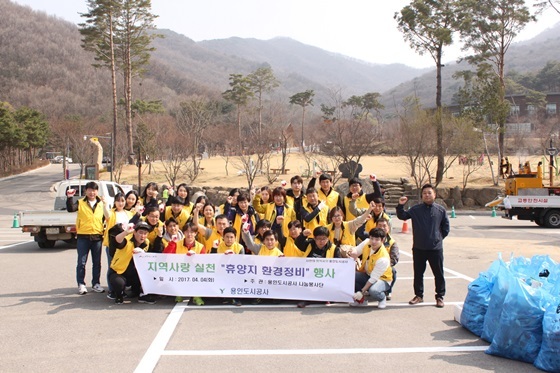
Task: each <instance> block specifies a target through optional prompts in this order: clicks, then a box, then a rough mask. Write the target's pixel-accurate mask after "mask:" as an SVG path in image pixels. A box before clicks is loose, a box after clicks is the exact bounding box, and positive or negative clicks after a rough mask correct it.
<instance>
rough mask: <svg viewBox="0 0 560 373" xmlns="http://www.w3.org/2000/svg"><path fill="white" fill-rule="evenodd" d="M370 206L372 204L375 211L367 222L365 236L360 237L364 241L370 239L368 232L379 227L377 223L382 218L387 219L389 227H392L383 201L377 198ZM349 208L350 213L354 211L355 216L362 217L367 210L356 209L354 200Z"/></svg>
mask: <svg viewBox="0 0 560 373" xmlns="http://www.w3.org/2000/svg"><path fill="white" fill-rule="evenodd" d="M370 204H372V205H373V206H374V207H373V210H371V214H370V218H369V219H368V220H367V221H366V224H365V227H364V228H365V229H364V233H365V235H364V234H360V235H359V238H361V239H362V241H363V240H366V239H367V238H368V237H367V232H369V231H370V230H372V229H373V228H375V227H377V221H378V220H379V219H381V218H384V219H387V220H388V221H389V226H390V225H391V217H390V216H389V215H387V213H386V212H385V202H384V201H383V199H382V198H377V197H376V198H374V199H373V201H371V202H370ZM349 206H350V211H352V212H353V213H354V214H355V215H356V214H358V215H361V214H363V213H364V212H365V209H361V208H357V207H356V205H355V201H354V200H352V201H350V205H349Z"/></svg>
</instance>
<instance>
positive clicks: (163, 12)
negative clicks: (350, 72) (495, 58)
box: [13, 0, 560, 67]
mask: <svg viewBox="0 0 560 373" xmlns="http://www.w3.org/2000/svg"><path fill="white" fill-rule="evenodd" d="M13 1H15V2H17V3H19V4H24V5H29V6H30V7H31V8H33V9H36V10H43V11H45V12H47V13H48V14H53V15H56V16H58V17H60V18H63V19H65V20H68V21H71V22H73V23H79V22H83V19H82V18H81V17H80V16H79V15H78V13H84V12H86V10H87V8H86V2H85V0H13ZM409 3H410V0H390V1H389V0H346V1H342V0H281V1H273V0H235V1H234V0H204V1H200V0H197V1H188V0H152V11H153V13H154V14H156V15H158V16H159V18H157V19H156V25H157V27H158V28H165V29H171V30H173V31H175V32H178V33H180V34H184V35H185V36H187V37H189V38H191V39H193V40H195V41H201V40H209V39H225V38H229V37H232V36H238V37H242V38H257V39H264V40H266V39H271V38H273V37H276V36H286V37H290V38H293V39H295V40H298V41H300V42H302V43H305V44H309V45H313V46H316V47H319V48H322V49H325V50H328V51H331V52H337V53H341V54H344V55H347V56H350V57H355V58H358V59H361V60H364V61H368V62H373V63H380V64H389V63H403V64H406V65H409V66H414V67H431V66H433V65H434V62H433V60H432V59H431V57H429V56H419V55H418V54H416V53H415V52H414V51H412V50H411V49H410V48H409V46H408V44H407V43H405V42H404V40H403V37H402V34H401V33H400V32H399V31H398V30H397V28H396V22H395V20H394V19H393V15H394V13H395V12H397V11H399V10H400V9H402V8H403V7H404V6H405V5H407V4H409ZM556 22H560V15H558V13H555V12H553V11H549V12H548V13H547V14H546V15H544V16H542V17H541V18H540V19H539V21H538V22H537V23H533V24H531V25H529V26H527V27H526V29H525V30H524V31H523V33H522V34H520V35H519V36H518V37H517V39H516V41H521V40H526V39H530V38H532V37H534V36H535V35H537V34H538V33H539V32H541V31H542V30H544V29H546V28H548V27H551V26H552V25H554V24H555V23H556ZM459 56H460V51H459V47H458V46H457V47H454V48H452V49H447V52H446V53H445V54H444V62H448V61H452V60H455V59H456V58H457V57H459Z"/></svg>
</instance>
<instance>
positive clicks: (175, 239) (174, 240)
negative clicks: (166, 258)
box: [171, 234, 179, 242]
mask: <svg viewBox="0 0 560 373" xmlns="http://www.w3.org/2000/svg"><path fill="white" fill-rule="evenodd" d="M171 241H173V242H177V241H179V237H177V235H176V234H174V235H173V236H171Z"/></svg>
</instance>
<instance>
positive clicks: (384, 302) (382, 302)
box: [377, 297, 387, 309]
mask: <svg viewBox="0 0 560 373" xmlns="http://www.w3.org/2000/svg"><path fill="white" fill-rule="evenodd" d="M385 307H387V298H386V297H385V298H383V299H382V300H380V301H379V303H377V308H381V309H383V308H385Z"/></svg>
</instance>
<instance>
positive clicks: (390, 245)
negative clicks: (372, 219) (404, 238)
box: [377, 218, 400, 300]
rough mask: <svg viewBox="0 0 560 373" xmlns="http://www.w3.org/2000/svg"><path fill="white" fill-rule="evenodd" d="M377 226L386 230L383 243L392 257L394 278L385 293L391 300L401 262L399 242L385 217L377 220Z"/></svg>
mask: <svg viewBox="0 0 560 373" xmlns="http://www.w3.org/2000/svg"><path fill="white" fill-rule="evenodd" d="M377 228H381V229H383V231H384V232H385V234H386V236H385V241H383V245H384V246H385V249H387V252H389V257H390V258H391V271H392V272H393V280H392V281H391V286H390V288H389V290H387V291H386V293H385V295H386V296H387V300H391V293H392V292H393V286H395V282H396V281H397V270H396V269H395V266H396V265H397V263H398V262H399V257H400V251H399V246H398V245H397V242H396V241H395V240H394V239H393V237H391V234H390V232H391V227H390V226H389V222H388V221H387V219H385V218H380V219H379V220H378V221H377Z"/></svg>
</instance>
